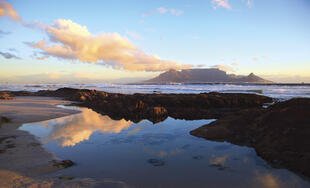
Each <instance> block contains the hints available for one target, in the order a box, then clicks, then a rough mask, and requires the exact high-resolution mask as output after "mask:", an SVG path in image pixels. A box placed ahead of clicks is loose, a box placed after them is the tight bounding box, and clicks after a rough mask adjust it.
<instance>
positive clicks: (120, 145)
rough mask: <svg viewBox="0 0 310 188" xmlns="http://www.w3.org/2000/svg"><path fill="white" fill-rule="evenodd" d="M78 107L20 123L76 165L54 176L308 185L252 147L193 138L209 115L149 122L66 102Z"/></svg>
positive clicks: (262, 187)
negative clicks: (68, 112) (66, 113)
mask: <svg viewBox="0 0 310 188" xmlns="http://www.w3.org/2000/svg"><path fill="white" fill-rule="evenodd" d="M65 108H73V109H76V110H80V111H81V113H79V114H74V115H70V116H66V117H61V118H57V119H53V120H48V121H42V122H37V123H27V124H23V125H22V126H21V127H20V128H19V129H21V130H26V131H28V132H30V133H31V134H34V135H36V136H37V137H38V138H39V139H40V141H41V142H42V143H43V146H44V147H45V148H47V149H48V150H49V151H50V152H52V153H54V154H55V155H56V156H57V157H59V158H61V159H70V160H72V161H74V162H75V163H76V165H74V166H72V167H70V168H67V169H64V170H60V171H58V172H56V173H54V174H51V175H52V176H65V175H68V176H73V177H75V178H85V177H87V178H94V179H96V180H99V181H109V182H118V183H120V182H121V183H122V185H124V187H143V188H145V187H147V188H160V187H165V188H166V187H178V188H183V187H184V188H185V187H186V188H188V187H195V188H200V187H201V188H205V187H210V188H213V187H214V188H215V187H238V188H242V187H247V188H248V187H254V188H256V187H257V188H270V187H281V188H286V187H294V188H296V187H310V183H309V182H307V181H305V180H303V179H302V178H301V177H299V176H297V175H296V174H294V173H292V172H290V171H288V170H285V169H274V168H272V167H270V166H269V165H268V164H267V163H266V162H265V161H264V160H263V159H261V158H260V157H258V156H257V155H256V152H255V151H254V149H253V148H248V147H241V146H237V145H233V144H230V143H226V142H213V141H208V140H205V139H202V138H197V137H195V136H192V135H190V134H189V132H190V131H191V130H193V129H195V128H198V127H200V126H202V125H205V124H208V123H211V122H212V121H214V120H213V119H209V120H208V119H206V120H195V121H186V120H179V119H173V118H170V117H169V118H167V119H166V120H164V121H162V122H159V123H157V124H153V123H151V122H150V121H148V120H142V121H140V122H139V123H133V122H131V121H128V120H125V119H121V120H113V119H111V118H110V117H109V116H106V115H101V114H98V113H96V112H94V111H93V110H91V109H87V108H79V107H65Z"/></svg>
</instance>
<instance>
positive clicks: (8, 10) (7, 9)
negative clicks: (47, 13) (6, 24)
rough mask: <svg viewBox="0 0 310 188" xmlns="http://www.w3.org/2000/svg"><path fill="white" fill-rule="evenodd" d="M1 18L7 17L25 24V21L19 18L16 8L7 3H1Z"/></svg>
mask: <svg viewBox="0 0 310 188" xmlns="http://www.w3.org/2000/svg"><path fill="white" fill-rule="evenodd" d="M0 16H1V17H2V16H6V17H9V18H10V19H12V20H14V21H17V22H23V19H22V18H21V17H19V15H18V13H17V12H16V11H15V9H14V7H13V6H12V5H11V4H9V3H7V2H5V1H0Z"/></svg>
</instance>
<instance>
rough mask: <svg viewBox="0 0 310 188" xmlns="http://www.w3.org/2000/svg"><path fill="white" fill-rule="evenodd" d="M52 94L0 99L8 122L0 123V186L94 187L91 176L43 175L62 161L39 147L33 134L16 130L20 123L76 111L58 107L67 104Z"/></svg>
mask: <svg viewBox="0 0 310 188" xmlns="http://www.w3.org/2000/svg"><path fill="white" fill-rule="evenodd" d="M70 103H71V102H70V101H64V100H61V99H59V98H52V97H16V98H15V99H14V100H1V101H0V114H1V116H2V117H6V118H8V119H9V122H2V124H0V187H24V186H25V185H27V186H33V187H40V186H43V187H65V186H70V187H71V186H78V187H94V186H95V185H96V184H98V182H95V181H94V180H92V179H85V178H84V179H81V178H79V179H73V180H71V177H63V178H62V179H59V177H58V178H57V177H45V176H44V175H45V174H48V173H51V172H55V171H58V170H61V169H63V168H66V164H64V163H63V161H61V160H60V159H59V158H57V157H56V156H55V155H54V154H53V153H51V152H49V151H48V150H46V149H45V148H44V147H42V145H41V143H40V142H39V141H38V140H37V138H36V137H35V136H34V135H31V134H29V133H28V132H27V131H22V130H17V129H18V128H19V127H20V126H21V125H22V124H23V123H31V122H39V121H45V120H49V119H54V118H59V117H64V116H68V115H72V114H77V113H80V111H77V110H70V109H64V108H59V107H57V106H56V105H66V104H70Z"/></svg>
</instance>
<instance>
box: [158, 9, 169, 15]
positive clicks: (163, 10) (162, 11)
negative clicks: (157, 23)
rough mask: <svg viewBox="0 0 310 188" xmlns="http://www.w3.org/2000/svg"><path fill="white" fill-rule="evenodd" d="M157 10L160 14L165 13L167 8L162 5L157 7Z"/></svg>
mask: <svg viewBox="0 0 310 188" xmlns="http://www.w3.org/2000/svg"><path fill="white" fill-rule="evenodd" d="M157 11H158V12H159V13H160V14H165V13H166V12H168V10H167V9H166V8H163V7H159V8H157Z"/></svg>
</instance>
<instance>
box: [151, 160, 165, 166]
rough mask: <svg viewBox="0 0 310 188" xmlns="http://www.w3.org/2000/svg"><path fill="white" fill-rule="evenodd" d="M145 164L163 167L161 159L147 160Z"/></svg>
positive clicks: (163, 162)
mask: <svg viewBox="0 0 310 188" xmlns="http://www.w3.org/2000/svg"><path fill="white" fill-rule="evenodd" d="M147 162H148V163H150V164H151V165H153V166H164V165H165V161H164V160H162V159H149V160H147Z"/></svg>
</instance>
